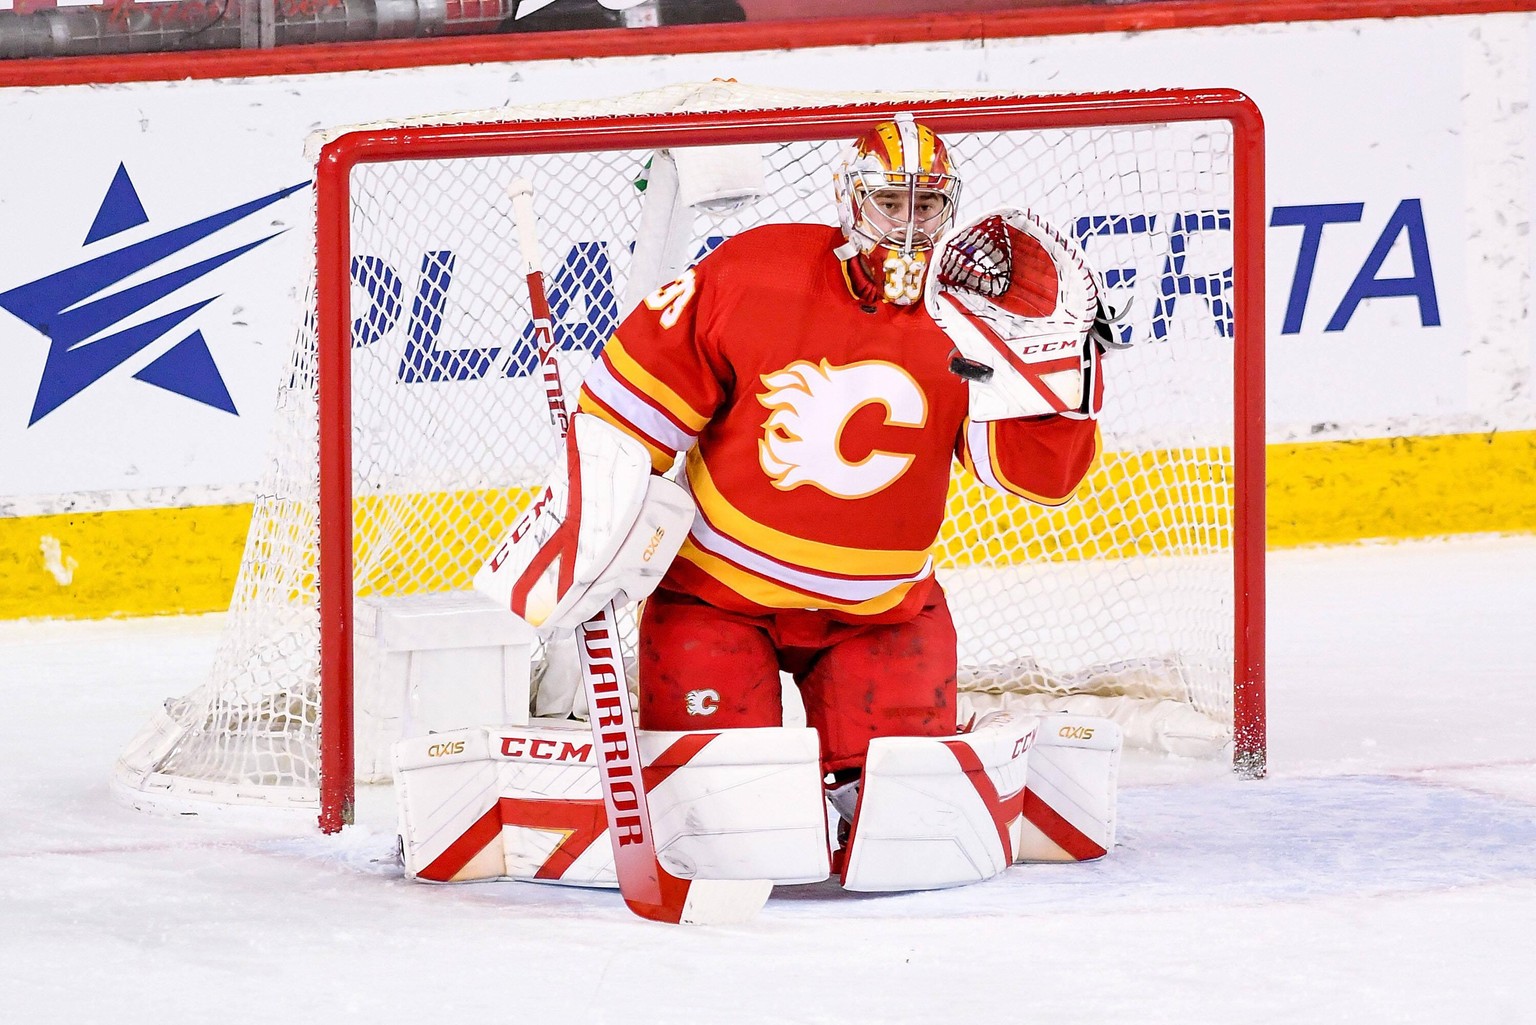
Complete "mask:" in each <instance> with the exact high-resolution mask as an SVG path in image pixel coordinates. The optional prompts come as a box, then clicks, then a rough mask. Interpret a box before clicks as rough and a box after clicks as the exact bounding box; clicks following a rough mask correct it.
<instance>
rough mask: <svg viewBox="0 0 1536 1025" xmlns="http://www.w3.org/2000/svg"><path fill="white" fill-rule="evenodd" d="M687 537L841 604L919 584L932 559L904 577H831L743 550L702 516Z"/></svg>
mask: <svg viewBox="0 0 1536 1025" xmlns="http://www.w3.org/2000/svg"><path fill="white" fill-rule="evenodd" d="M688 536H689V537H690V538H691V539H692V540H693V543H694V544H695V545H697V546H698V547H699V548H700V549H701V550H703V551H706V552H708V553H710V554H711V555H715V556H718V557H720V558H722V559H726V560H728V561H730V562H734V563H735V564H736V565H738V566H740V567H742V568H743V569H746V570H748V571H750V572H752V573H755V574H757V575H758V576H760V577H765V578H767V579H769V580H772V581H774V582H776V583H780V584H783V585H784V586H786V587H792V588H794V589H795V590H797V591H805V592H808V593H811V594H818V595H822V596H824V597H827V598H833V599H836V600H837V601H841V602H861V601H869V600H870V599H872V598H878V597H880V596H881V595H882V594H886V593H888V592H890V591H891V590H892V589H894V588H896V587H899V586H901V585H902V584H907V583H912V582H913V581H916V580H922V579H923V578H924V577H926V576H928V575H929V574H930V573H932V572H933V557H932V556H929V557H928V559H927V560H926V561H925V562H924V563H923V568H922V569H921V570H919V571H918V572H916V573H913V574H912V575H911V576H904V577H854V578H849V577H834V576H828V575H826V574H823V573H817V572H814V571H812V570H807V569H797V568H795V567H792V566H786V565H784V564H783V563H781V562H777V561H775V560H773V559H770V558H768V557H767V556H765V555H763V554H761V553H760V552H757V551H754V550H753V549H751V548H747V547H746V546H745V545H742V544H740V543H739V542H736V541H733V540H732V539H731V538H729V537H726V536H725V535H724V534H721V533H720V532H719V531H717V530H715V528H714V527H712V526H710V524H709V521H708V520H706V519H705V518H704V517H703V516H698V517H695V518H694V521H693V528H692V529H691V530H690V531H689V532H688Z"/></svg>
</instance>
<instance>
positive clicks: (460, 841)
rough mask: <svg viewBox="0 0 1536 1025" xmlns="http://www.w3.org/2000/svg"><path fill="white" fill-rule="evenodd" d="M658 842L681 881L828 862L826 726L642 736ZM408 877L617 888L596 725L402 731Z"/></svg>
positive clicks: (804, 874) (796, 869)
mask: <svg viewBox="0 0 1536 1025" xmlns="http://www.w3.org/2000/svg"><path fill="white" fill-rule="evenodd" d="M639 740H640V748H641V754H642V757H643V758H644V761H645V764H646V767H647V768H646V786H647V790H648V793H649V798H650V801H649V803H650V809H651V817H652V823H653V827H654V831H655V836H656V846H657V852H658V855H659V857H660V858H661V860H662V863H663V865H664V866H665V867H666V869H667V870H668V871H669V872H672V873H673V874H674V875H677V876H680V877H682V878H690V879H691V878H697V879H747V880H764V879H766V880H772V881H773V882H779V883H804V882H815V881H818V880H821V879H825V878H826V877H827V875H828V872H829V865H828V855H827V834H826V816H825V805H824V802H823V797H822V787H821V769H820V763H819V753H818V748H817V741H816V734H815V731H813V730H809V729H784V728H764V729H742V730H725V731H719V732H709V731H695V732H688V733H659V732H649V731H642V732H641V733H640V737H639ZM395 773H396V775H395V779H396V788H397V797H398V801H399V807H400V833H401V838H402V841H403V844H404V851H405V870H406V874H407V875H408V876H410V877H411V878H413V879H420V880H423V881H429V882H468V881H473V880H483V879H539V880H544V881H549V882H563V883H571V884H576V885H586V886H616V885H617V884H618V883H617V879H616V877H615V876H614V870H613V848H612V845H611V843H610V841H609V838H608V832H607V823H606V819H605V817H604V812H603V798H602V785H601V782H600V780H599V778H598V772H597V762H596V758H595V752H594V748H593V741H592V733H591V729H590V727H588V726H587V725H586V724H585V723H573V722H569V721H565V720H559V721H555V720H542V721H541V720H535V721H533V722H532V723H530V724H529V725H527V726H523V727H474V728H470V729H462V730H455V731H453V732H451V733H440V734H436V735H434V736H431V737H420V738H414V739H411V740H406V741H402V742H401V743H400V744H398V745H396V747H395Z"/></svg>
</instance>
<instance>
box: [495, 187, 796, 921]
mask: <svg viewBox="0 0 1536 1025" xmlns="http://www.w3.org/2000/svg"><path fill="white" fill-rule="evenodd" d="M507 193H508V195H509V196H510V197H511V200H512V220H513V223H514V225H515V227H516V230H517V235H518V245H519V247H520V248H521V249H522V252H523V261H524V264H525V267H524V270H525V274H526V277H527V281H528V296H529V303H530V305H531V306H532V308H533V331H534V340H535V344H536V347H537V349H538V357H539V366H540V371H541V373H542V375H543V378H544V394H545V397H546V399H547V400H548V402H549V415H550V420H551V422H553V423H554V424H555V426H556V427H557V428H559V430H560V434H561V436H562V437H563V436H564V435H565V434H566V433H567V432H568V431H569V430H570V416H571V414H570V411H569V410H567V408H566V404H565V387H564V384H563V383H562V381H561V378H560V368H559V364H558V362H557V358H556V355H555V339H554V330H553V325H552V323H551V318H550V312H549V300H548V298H547V296H546V295H545V292H544V272H543V260H542V259H541V257H540V254H539V242H538V231H537V228H536V221H535V219H534V213H533V186H532V185H531V184H530V183H529V182H528V181H527V180H526V179H524V178H517V179H514V180H513V181H512V183H511V185H510V186H509V187H508V189H507ZM614 612H615V609H614V605H613V603H612V602H609V603H608V604H607V605H605V606H603V608H602V609H601V610H600V611H599V612H598V613H597V614H596V615H595V616H593V617H592V618H591V619H589V620H587V622H585V623H583V624H582V625H581V626H580V627H578V628H577V630H576V647H577V654H578V657H579V661H580V664H581V683H582V688H583V690H584V691H585V692H586V696H587V709H588V712H587V714H588V716H589V717H590V722H591V726H592V741H593V745H594V747H595V748H596V750H597V752H598V776H599V778H600V779H601V781H602V785H603V807H604V809H605V810H606V812H607V819H608V836H609V838H610V839H611V841H612V842H613V860H614V873H615V875H617V876H618V880H619V893H620V895H621V896H622V897H623V898H624V903H625V904H627V905H628V906H629V909H630V910H631V911H633V912H634V913H635V914H637V915H639V916H640V917H641V918H648V919H651V920H653V921H657V922H674V923H678V924H684V925H721V924H728V923H732V922H742V921H746V920H747V919H749V918H751V917H752V916H753V915H755V914H756V913H757V912H758V911H759V910H761V908H762V906H763V905H764V904H765V903H767V900H768V895H769V893H770V892H772V890H773V884H772V883H771V882H768V881H766V880H762V881H760V880H722V879H683V878H680V877H678V876H675V875H673V874H672V873H671V872H668V871H667V869H666V867H665V866H663V865H662V864H661V861H660V860H659V859H658V858H657V855H656V834H655V831H654V828H653V825H652V822H651V813H650V807H649V804H648V802H647V801H646V794H645V783H644V779H643V774H642V764H641V759H640V745H639V742H638V738H637V736H636V731H635V717H634V712H633V710H632V709H631V708H630V707H629V686H628V683H627V681H626V680H625V675H624V660H623V657H622V655H621V653H620V651H619V643H618V641H619V635H618V620H617V617H616V616H615V614H614Z"/></svg>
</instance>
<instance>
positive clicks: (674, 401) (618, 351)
mask: <svg viewBox="0 0 1536 1025" xmlns="http://www.w3.org/2000/svg"><path fill="white" fill-rule="evenodd" d="M603 355H605V356H607V357H608V362H609V363H611V364H612V365H613V370H614V373H616V374H618V375H619V376H620V377H622V378H623V379H624V380H625V381H627V382H629V383H630V384H631V385H633V386H634V388H635V390H636V391H638V392H640V394H642V395H644V396H646V397H647V398H649V399H650V400H651V401H652V402H654V403H656V404H657V405H659V406H661V407H662V408H663V409H665V410H666V411H667V412H668V413H670V414H671V415H672V417H673V419H675V420H677V422H678V423H680V424H682V425H683V426H684V427H687V428H688V429H689V430H690V431H692V432H693V433H694V434H697V433H699V432H700V431H702V430H703V429H704V425H705V424H707V423H709V417H707V416H705V415H704V414H703V413H700V412H699V411H698V410H696V409H694V408H693V406H692V405H690V404H689V403H688V402H687V401H686V400H684V399H683V397H682V396H681V395H679V394H678V393H677V392H675V391H673V390H672V389H671V387H669V386H668V385H667V384H665V383H664V382H663V381H662V380H661V379H660V378H658V377H657V376H656V375H655V374H652V373H651V372H650V371H649V370H647V369H645V368H644V367H642V366H641V365H640V364H639V363H636V362H635V358H634V357H633V356H631V355H630V354H629V352H628V350H626V349H625V348H624V343H623V342H621V341H619V336H618V335H614V336H613V337H612V338H610V339H608V344H607V345H605V346H604V347H603Z"/></svg>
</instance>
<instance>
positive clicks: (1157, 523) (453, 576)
mask: <svg viewBox="0 0 1536 1025" xmlns="http://www.w3.org/2000/svg"><path fill="white" fill-rule="evenodd" d="M1193 454H1194V455H1198V457H1199V458H1198V459H1191V458H1190V456H1191V455H1192V453H1188V452H1185V453H1179V452H1173V451H1161V452H1150V453H1108V454H1106V455H1105V456H1104V458H1103V459H1102V460H1101V461H1100V463H1099V464H1098V465H1097V466H1095V468H1094V470H1093V471H1092V474H1091V476H1090V479H1089V481H1088V483H1087V485H1086V486H1085V487H1084V489H1083V490H1082V491H1081V492H1080V497H1079V498H1078V500H1077V501H1075V502H1073V503H1072V504H1070V505H1068V506H1065V507H1062V508H1058V509H1045V508H1041V507H1038V506H1033V505H1030V504H1029V503H1026V502H1022V501H1019V500H1017V499H1013V498H1010V497H1008V496H1004V495H999V494H996V493H993V492H990V491H988V490H986V489H985V488H983V487H982V486H981V485H980V483H979V482H977V481H976V479H975V478H974V477H971V476H970V475H969V474H963V473H962V474H957V479H956V481H955V483H954V485H953V486H952V488H951V491H950V497H949V511H950V519H949V525H948V526H947V527H946V529H945V532H944V534H943V535H942V536H941V538H940V543H939V546H938V550H937V558H938V560H939V562H940V563H941V564H943V565H952V566H961V565H972V564H975V563H977V562H981V561H998V560H1004V561H1006V560H1020V559H1030V560H1035V559H1047V560H1057V561H1059V560H1070V559H1079V558H1099V557H1110V558H1114V557H1120V556H1124V555H1130V554H1134V553H1165V552H1200V551H1211V550H1215V549H1219V548H1222V547H1224V546H1225V545H1226V544H1228V543H1229V541H1230V532H1231V523H1230V522H1228V519H1227V517H1226V516H1225V515H1224V514H1215V515H1213V514H1211V513H1210V512H1208V511H1207V512H1203V513H1202V512H1198V511H1192V510H1200V509H1204V510H1210V509H1212V508H1220V507H1221V506H1222V505H1224V504H1225V503H1213V502H1211V501H1210V499H1211V498H1212V497H1215V496H1220V495H1221V494H1222V493H1223V492H1225V491H1227V490H1228V489H1230V488H1231V486H1232V483H1231V479H1230V466H1229V465H1228V460H1227V459H1226V458H1225V453H1224V452H1218V453H1209V452H1201V453H1193ZM1212 455H1215V456H1216V457H1217V458H1215V459H1214V460H1212V459H1211V458H1210V457H1211V456H1212ZM1266 458H1267V461H1268V466H1267V481H1268V486H1267V489H1266V490H1267V496H1266V497H1267V504H1268V524H1269V528H1268V544H1269V547H1271V548H1278V547H1293V546H1297V545H1307V544H1332V543H1342V542H1350V541H1359V540H1365V539H1392V538H1412V537H1434V536H1440V535H1449V534H1464V533H1531V532H1536V431H1502V432H1495V433H1489V434H1455V435H1436V436H1428V437H1402V438H1379V439H1366V440H1359V441H1331V442H1301V443H1296V444H1285V445H1270V446H1269V447H1268V450H1267V454H1266ZM1215 467H1219V469H1218V468H1215ZM531 497H532V490H531V489H515V490H512V491H499V490H486V491H474V492H459V493H436V494H417V495H404V496H367V497H362V498H359V499H357V500H356V506H355V507H356V517H355V518H356V521H357V541H356V545H355V547H354V552H355V554H354V561H355V564H356V567H357V568H358V569H359V571H360V573H361V577H362V584H361V587H360V590H361V591H362V592H363V593H373V592H388V593H402V592H404V593H411V592H414V591H423V590H438V589H443V588H463V587H467V586H469V581H470V578H471V577H472V576H473V575H474V572H475V570H476V569H477V568H478V567H479V565H480V563H481V562H482V561H483V560H484V558H485V557H486V556H487V555H488V554H489V550H490V548H491V547H493V546H494V545H495V544H496V543H497V542H498V541H499V540H500V538H501V537H502V536H503V534H504V533H505V531H506V529H507V527H508V526H510V524H511V523H512V521H513V520H514V519H515V518H516V516H517V515H518V513H519V512H521V510H522V509H523V508H524V507H526V505H527V503H528V501H529V500H530V498H531ZM251 523H252V506H251V505H250V504H234V505H215V506H197V507H190V508H179V509H132V510H117V511H110V512H90V513H60V514H56V515H49V516H24V517H10V518H0V619H19V618H29V617H39V618H82V619H84V618H101V617H106V616H138V615H164V614H176V613H197V612H216V611H221V610H223V609H225V608H227V607H228V605H229V599H230V595H231V594H232V593H233V590H234V585H235V578H236V575H237V574H238V571H239V567H240V561H241V556H242V553H243V552H244V550H245V545H246V538H247V534H248V533H249V530H250V526H251ZM300 529H301V530H305V531H308V530H312V529H313V527H312V524H307V523H306V524H304V525H303V526H302V527H301V528H300ZM404 536H409V537H412V538H413V539H414V542H415V543H414V549H413V550H412V551H411V552H410V554H409V555H408V556H404V557H403V556H402V555H401V554H400V550H399V549H398V548H397V547H395V546H394V545H392V543H391V542H392V540H393V539H395V538H399V537H404ZM423 539H426V543H425V545H423ZM299 540H302V539H296V538H294V537H291V536H287V533H286V532H278V533H275V534H271V535H269V536H262V537H260V538H258V539H255V540H253V542H252V544H253V551H256V552H259V553H260V554H261V557H262V558H263V559H264V560H265V561H268V562H274V561H280V560H281V559H282V558H284V555H283V551H284V549H288V548H293V547H294V546H295V544H296V541H299ZM302 549H303V546H302V545H300V546H299V548H298V549H296V550H302ZM313 568H314V567H313V565H312V563H311V564H310V565H307V566H304V567H301V568H300V569H299V570H298V571H297V572H295V573H294V574H292V580H290V581H289V582H290V584H291V585H292V586H293V588H294V589H295V590H296V591H304V590H307V589H312V588H313V586H314V578H313Z"/></svg>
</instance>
